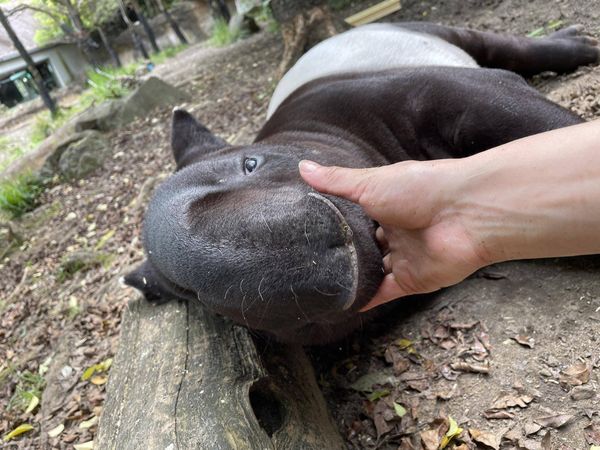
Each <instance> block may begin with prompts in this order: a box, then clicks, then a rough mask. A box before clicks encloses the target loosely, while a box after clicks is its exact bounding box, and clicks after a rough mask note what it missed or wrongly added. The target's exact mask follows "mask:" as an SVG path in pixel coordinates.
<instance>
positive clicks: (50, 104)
mask: <svg viewBox="0 0 600 450" xmlns="http://www.w3.org/2000/svg"><path fill="white" fill-rule="evenodd" d="M0 24H2V26H3V27H4V29H5V30H6V34H7V35H8V37H9V38H10V40H11V41H12V43H13V45H14V46H15V48H16V49H17V51H18V52H19V54H20V55H21V58H23V61H25V64H27V69H28V70H29V73H31V76H32V77H33V81H34V82H35V85H36V86H37V89H38V92H39V94H40V97H42V101H43V102H44V105H46V108H48V110H49V111H50V113H51V114H52V115H53V116H54V115H55V114H56V104H55V103H54V100H52V97H51V96H50V93H49V92H48V89H46V86H45V85H44V80H43V79H42V75H41V74H40V72H39V70H38V69H37V67H36V66H35V63H34V62H33V59H31V56H30V55H29V53H28V52H27V50H26V49H25V47H23V44H22V43H21V41H20V40H19V37H18V36H17V35H16V33H15V31H14V30H13V28H12V26H11V24H10V22H9V21H8V19H7V18H6V16H5V15H4V11H3V10H2V8H0Z"/></svg>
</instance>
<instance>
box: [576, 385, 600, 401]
mask: <svg viewBox="0 0 600 450" xmlns="http://www.w3.org/2000/svg"><path fill="white" fill-rule="evenodd" d="M595 396H596V391H595V390H594V388H592V387H589V386H576V387H574V388H573V390H572V391H571V398H572V399H573V400H575V401H577V400H587V399H590V398H593V397H595Z"/></svg>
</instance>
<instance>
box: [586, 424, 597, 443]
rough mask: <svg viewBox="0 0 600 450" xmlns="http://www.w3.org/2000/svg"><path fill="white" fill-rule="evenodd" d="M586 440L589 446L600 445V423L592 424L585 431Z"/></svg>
mask: <svg viewBox="0 0 600 450" xmlns="http://www.w3.org/2000/svg"><path fill="white" fill-rule="evenodd" d="M583 434H584V436H585V440H586V442H587V443H588V444H589V445H600V422H592V423H590V424H589V425H588V426H587V427H585V428H584V429H583Z"/></svg>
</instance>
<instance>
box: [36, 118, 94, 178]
mask: <svg viewBox="0 0 600 450" xmlns="http://www.w3.org/2000/svg"><path fill="white" fill-rule="evenodd" d="M92 134H98V135H99V134H100V133H98V132H97V131H93V130H86V131H83V132H79V133H78V132H71V133H67V134H66V135H65V136H62V137H61V138H60V139H56V140H53V142H51V143H50V146H51V148H49V149H48V151H47V153H46V154H47V156H46V158H45V161H44V164H43V166H42V168H41V169H40V177H41V178H42V179H50V178H52V177H53V176H54V175H56V174H59V172H60V169H59V161H60V159H61V157H62V155H63V153H64V152H65V150H66V149H67V148H68V147H69V146H70V145H71V144H73V143H75V142H78V141H80V140H82V139H84V138H86V137H88V136H90V135H92Z"/></svg>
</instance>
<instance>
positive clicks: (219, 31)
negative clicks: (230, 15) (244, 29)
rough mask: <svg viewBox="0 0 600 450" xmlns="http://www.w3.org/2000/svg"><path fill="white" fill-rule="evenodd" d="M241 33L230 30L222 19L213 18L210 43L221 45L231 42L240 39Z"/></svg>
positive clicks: (216, 45)
mask: <svg viewBox="0 0 600 450" xmlns="http://www.w3.org/2000/svg"><path fill="white" fill-rule="evenodd" d="M241 37H242V36H241V33H239V32H236V31H233V32H232V31H231V30H230V29H229V25H227V22H225V21H224V20H215V23H214V25H213V30H212V36H211V37H210V40H209V42H210V44H211V45H214V46H215V47H223V46H225V45H228V44H232V43H233V42H235V41H237V40H238V39H240V38H241Z"/></svg>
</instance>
